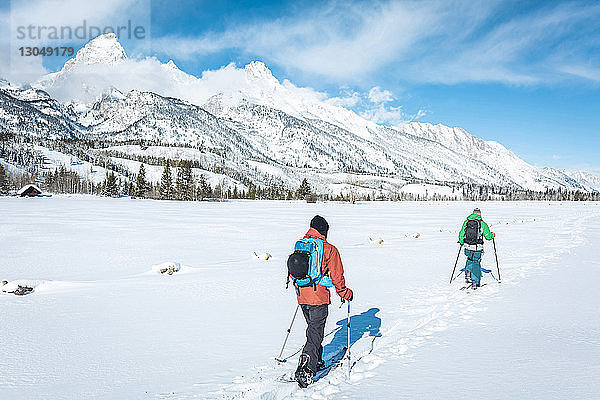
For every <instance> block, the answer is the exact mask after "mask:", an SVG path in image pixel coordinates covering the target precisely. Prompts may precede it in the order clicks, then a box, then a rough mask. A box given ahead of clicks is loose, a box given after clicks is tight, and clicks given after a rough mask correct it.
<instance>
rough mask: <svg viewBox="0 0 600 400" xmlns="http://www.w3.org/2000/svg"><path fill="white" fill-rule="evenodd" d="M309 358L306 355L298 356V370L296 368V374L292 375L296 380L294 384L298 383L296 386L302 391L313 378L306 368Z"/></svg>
mask: <svg viewBox="0 0 600 400" xmlns="http://www.w3.org/2000/svg"><path fill="white" fill-rule="evenodd" d="M309 359H310V358H309V357H308V355H306V354H302V355H300V360H299V361H298V368H296V373H295V374H294V378H296V382H298V386H300V387H301V388H302V389H304V388H306V387H308V385H310V384H311V383H312V381H313V380H312V378H313V376H314V374H313V372H312V371H311V370H310V368H308V361H309Z"/></svg>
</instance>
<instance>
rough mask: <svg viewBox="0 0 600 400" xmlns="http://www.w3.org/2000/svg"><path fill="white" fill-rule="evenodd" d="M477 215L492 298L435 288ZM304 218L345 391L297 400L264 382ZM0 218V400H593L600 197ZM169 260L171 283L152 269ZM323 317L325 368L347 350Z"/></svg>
mask: <svg viewBox="0 0 600 400" xmlns="http://www.w3.org/2000/svg"><path fill="white" fill-rule="evenodd" d="M475 205H478V206H480V207H481V208H482V211H483V218H484V219H485V220H486V221H487V222H488V223H489V224H490V226H491V229H492V231H494V232H496V235H497V245H498V256H499V258H500V267H501V273H502V284H500V285H499V284H497V283H495V282H494V281H493V280H492V279H491V278H490V277H489V275H486V276H485V277H484V282H488V283H489V284H488V285H487V286H484V287H482V288H481V289H480V290H477V291H475V292H473V293H466V292H465V291H460V290H459V288H460V286H462V284H461V279H459V280H458V281H456V282H455V283H453V284H452V285H451V286H450V285H448V279H449V277H450V272H451V269H452V266H453V263H454V259H455V257H456V252H457V249H458V245H457V244H456V236H457V232H458V230H459V228H460V225H461V223H462V221H463V220H464V218H465V217H466V216H467V215H468V214H469V213H470V211H471V210H472V209H473V207H474V206H475ZM317 213H318V214H321V215H323V216H324V217H325V218H327V219H328V220H329V223H330V226H331V230H330V235H329V239H330V241H331V242H332V243H333V244H335V245H336V246H337V247H338V248H339V249H340V252H341V255H342V260H343V261H344V265H345V269H346V276H347V283H348V285H349V287H351V288H352V289H353V290H354V291H355V301H354V302H352V326H353V333H352V341H353V345H352V347H351V353H352V357H353V359H354V360H357V362H356V363H355V364H354V366H353V368H352V372H351V375H350V379H349V380H348V378H347V377H346V373H347V369H346V368H345V366H342V367H339V368H337V369H334V370H332V371H331V372H330V373H329V374H328V375H327V376H325V377H323V378H322V379H320V380H319V381H318V382H317V383H315V384H314V385H313V386H311V387H309V388H308V389H306V390H304V391H303V390H301V389H298V388H297V386H296V385H295V384H289V383H281V382H278V380H277V378H278V377H280V376H282V375H283V374H285V373H290V372H291V371H292V370H293V369H294V368H295V363H296V358H293V359H292V360H291V361H290V362H288V363H285V364H282V365H277V363H276V362H275V361H274V360H273V357H275V356H277V355H278V354H279V350H280V348H281V344H282V342H283V338H284V334H285V330H286V329H287V327H288V324H289V322H290V319H291V317H292V313H293V311H294V308H295V298H294V294H293V290H292V289H289V290H287V291H286V290H285V275H286V271H285V260H286V258H287V256H288V254H289V253H290V252H291V248H292V246H293V244H294V241H295V240H296V239H297V238H299V237H300V236H301V235H303V234H304V232H305V231H306V230H307V227H308V221H309V220H310V218H311V217H312V216H313V215H315V214H317ZM0 221H1V224H0V242H1V243H2V246H1V247H0V249H1V252H2V257H0V280H4V279H6V280H8V281H10V282H12V283H14V281H15V280H23V281H22V282H23V283H28V284H30V285H33V286H35V291H34V292H33V293H32V294H29V295H26V296H22V297H20V296H14V295H12V294H6V293H0V310H1V311H0V326H1V327H2V333H1V338H2V352H1V353H0V398H1V399H12V398H20V397H25V398H32V399H81V398H109V399H163V398H167V399H171V398H172V399H188V398H211V399H212V398H214V399H242V398H244V399H246V398H247V399H281V398H285V397H289V398H296V397H298V398H302V397H306V398H314V399H323V398H336V399H338V398H352V399H387V398H389V399H392V398H393V399H396V398H406V399H414V398H424V399H434V398H445V399H461V398H466V397H468V396H474V398H479V399H514V398H543V399H547V398H556V399H558V398H596V397H597V396H598V395H599V393H600V380H598V376H600V311H599V307H598V304H599V296H598V291H597V282H598V279H599V278H600V262H599V261H598V256H599V254H598V250H597V249H598V245H600V204H593V203H535V202H519V203H509V202H498V203H496V202H486V203H479V204H474V203H462V202H453V203H436V202H427V203H425V202H423V203H412V202H403V203H360V204H355V205H352V204H341V203H318V204H306V203H302V202H259V201H247V202H244V201H239V202H227V203H184V202H161V201H152V200H131V199H126V198H123V199H106V198H96V197H87V196H73V197H61V196H54V197H52V198H32V199H21V198H0ZM369 238H371V240H369ZM379 238H381V239H383V243H382V244H377V243H378V239H379ZM252 252H256V253H258V254H261V253H265V252H268V253H270V254H271V255H272V256H273V257H271V258H270V259H269V260H267V261H265V260H259V259H258V258H257V257H254V256H253V254H252ZM493 254H494V253H493V250H492V246H491V243H488V244H487V252H486V253H485V254H484V258H483V265H484V267H487V268H490V269H493V270H494V272H495V262H494V258H493ZM164 262H173V263H180V270H179V271H178V272H175V273H174V274H173V275H168V274H160V271H159V270H160V269H161V267H157V265H158V264H161V263H164ZM460 263H461V264H464V256H462V257H461V260H460ZM178 267H179V265H178ZM461 278H462V277H461ZM338 305H339V299H338V298H335V300H334V304H332V306H331V307H330V316H329V319H328V324H327V327H326V333H331V334H330V335H329V336H327V337H326V339H325V342H324V343H325V355H326V356H327V355H330V354H332V353H334V352H335V351H336V350H338V349H339V346H340V345H341V344H342V343H345V341H346V336H345V331H344V329H340V325H337V324H336V323H337V322H338V321H341V320H342V319H343V318H345V308H342V309H340V308H338ZM304 327H305V325H304V321H302V320H301V317H300V318H299V319H297V321H296V325H295V326H294V328H293V331H292V335H291V337H290V341H289V343H288V347H287V350H286V353H285V354H291V353H293V352H295V351H296V350H297V349H298V348H299V347H300V346H301V345H302V343H303V330H304Z"/></svg>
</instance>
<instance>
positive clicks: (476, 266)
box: [471, 251, 481, 286]
mask: <svg viewBox="0 0 600 400" xmlns="http://www.w3.org/2000/svg"><path fill="white" fill-rule="evenodd" d="M472 259H473V265H472V268H471V279H472V280H473V285H474V286H479V285H480V283H481V251H474V252H473V255H472Z"/></svg>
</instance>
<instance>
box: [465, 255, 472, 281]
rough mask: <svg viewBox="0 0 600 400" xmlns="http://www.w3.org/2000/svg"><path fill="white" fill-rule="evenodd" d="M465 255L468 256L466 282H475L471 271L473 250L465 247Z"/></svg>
mask: <svg viewBox="0 0 600 400" xmlns="http://www.w3.org/2000/svg"><path fill="white" fill-rule="evenodd" d="M465 256H467V261H466V262H465V283H467V284H469V283H473V279H472V277H471V272H472V268H473V251H472V250H467V249H465Z"/></svg>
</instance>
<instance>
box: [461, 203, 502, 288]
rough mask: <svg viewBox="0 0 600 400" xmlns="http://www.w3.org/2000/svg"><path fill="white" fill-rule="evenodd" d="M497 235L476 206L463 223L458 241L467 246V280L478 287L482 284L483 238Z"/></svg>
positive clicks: (488, 238)
mask: <svg viewBox="0 0 600 400" xmlns="http://www.w3.org/2000/svg"><path fill="white" fill-rule="evenodd" d="M495 236H496V235H495V234H494V232H490V227H489V226H488V224H486V223H485V221H484V220H483V219H481V210H480V209H479V208H476V209H474V210H473V213H472V214H471V215H469V216H468V217H467V220H466V221H465V222H464V223H463V226H462V229H461V230H460V233H459V234H458V242H459V243H460V244H463V245H464V246H465V255H466V256H467V263H466V265H465V281H466V283H467V284H472V285H473V288H474V289H475V288H478V287H479V285H480V284H481V255H482V254H483V238H486V239H487V240H492V239H493V238H494V237H495Z"/></svg>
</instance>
